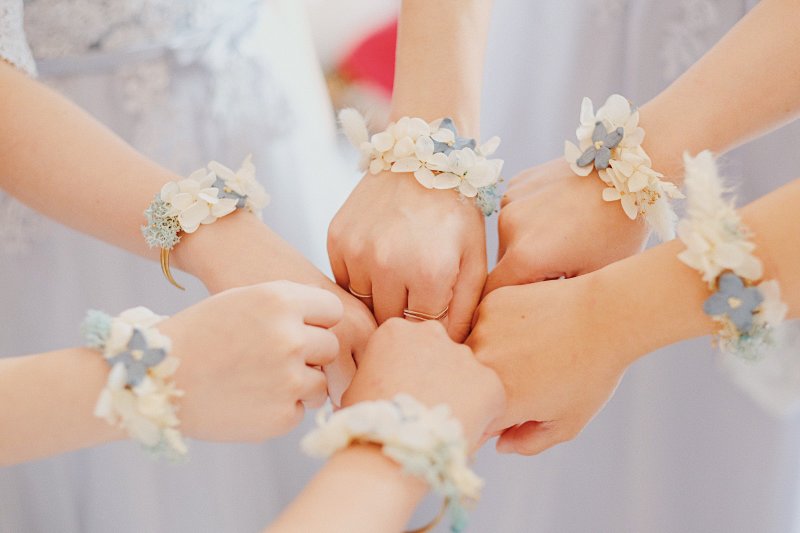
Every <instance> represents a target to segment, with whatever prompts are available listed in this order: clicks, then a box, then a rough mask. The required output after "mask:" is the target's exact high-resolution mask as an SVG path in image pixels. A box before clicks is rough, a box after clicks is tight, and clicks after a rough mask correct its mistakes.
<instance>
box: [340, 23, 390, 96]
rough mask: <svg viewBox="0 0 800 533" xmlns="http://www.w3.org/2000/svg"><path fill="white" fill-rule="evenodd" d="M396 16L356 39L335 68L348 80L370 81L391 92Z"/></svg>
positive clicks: (388, 93) (357, 81) (364, 82)
mask: <svg viewBox="0 0 800 533" xmlns="http://www.w3.org/2000/svg"><path fill="white" fill-rule="evenodd" d="M396 45H397V20H394V21H392V22H390V23H389V24H387V25H386V26H384V27H382V28H380V29H378V30H377V31H375V32H373V33H372V34H370V35H369V36H367V37H366V38H365V39H364V40H363V41H361V42H360V43H358V44H357V45H356V46H355V48H353V50H351V51H350V53H349V54H347V55H346V56H345V57H344V59H343V60H342V62H341V64H340V65H339V72H340V73H341V74H342V75H343V76H344V77H345V78H346V79H347V80H349V81H350V82H351V83H356V84H362V83H363V84H365V85H371V86H373V87H375V88H377V89H378V90H379V91H381V92H382V93H384V94H385V95H386V97H387V98H391V96H392V85H393V84H394V53H395V48H396Z"/></svg>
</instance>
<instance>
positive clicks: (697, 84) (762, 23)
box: [641, 0, 800, 181]
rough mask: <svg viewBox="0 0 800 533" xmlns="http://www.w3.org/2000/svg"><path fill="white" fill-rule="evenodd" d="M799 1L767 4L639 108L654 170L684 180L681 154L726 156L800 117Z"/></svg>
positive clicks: (774, 0) (769, 0)
mask: <svg viewBox="0 0 800 533" xmlns="http://www.w3.org/2000/svg"><path fill="white" fill-rule="evenodd" d="M797 27H800V1H799V0H763V1H762V2H760V3H759V4H758V5H757V6H756V7H755V8H754V9H753V10H752V11H751V12H750V13H749V14H748V15H747V16H745V17H744V18H743V19H742V20H741V21H740V22H739V23H738V24H737V25H736V26H735V27H734V28H733V29H731V30H730V31H729V32H728V34H727V35H725V37H723V39H722V40H720V41H719V43H717V45H716V46H714V48H712V49H711V50H710V51H709V52H708V53H707V54H706V55H705V56H703V57H702V58H701V59H700V60H699V61H698V62H697V63H695V65H694V66H692V68H690V69H689V70H688V71H687V72H686V73H684V74H683V75H682V76H681V77H680V78H679V79H678V80H676V81H675V82H674V83H673V84H672V85H670V86H669V87H668V88H667V89H665V90H664V91H663V92H662V93H661V94H659V95H658V96H657V97H655V98H654V99H653V100H651V101H650V102H648V103H647V104H646V105H644V106H643V107H642V109H641V125H642V126H643V127H644V128H645V130H646V131H647V138H646V139H645V143H644V146H645V149H646V150H647V151H648V153H649V154H650V155H651V156H652V158H653V161H654V168H655V169H656V170H659V171H661V172H664V173H665V174H667V176H668V177H669V179H670V180H672V181H679V180H680V179H681V174H682V173H681V169H682V168H683V162H682V159H681V157H682V154H683V152H684V151H689V152H690V153H692V154H696V153H699V152H700V151H702V150H706V149H709V150H712V151H713V152H715V153H724V152H726V151H728V150H730V149H732V148H734V147H736V146H737V145H740V144H742V143H744V142H746V141H748V140H750V139H752V138H755V137H757V136H759V135H761V134H763V133H766V132H768V131H770V130H772V129H775V128H777V127H779V126H781V125H783V124H786V123H787V122H789V121H791V120H793V119H794V118H796V117H797V116H798V113H800V32H797V31H796V30H795V28H797Z"/></svg>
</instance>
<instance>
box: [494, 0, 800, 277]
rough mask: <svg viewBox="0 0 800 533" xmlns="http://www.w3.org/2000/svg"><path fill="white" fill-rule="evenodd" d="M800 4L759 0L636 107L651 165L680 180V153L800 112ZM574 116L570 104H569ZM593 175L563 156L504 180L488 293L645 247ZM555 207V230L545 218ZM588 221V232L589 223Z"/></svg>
mask: <svg viewBox="0 0 800 533" xmlns="http://www.w3.org/2000/svg"><path fill="white" fill-rule="evenodd" d="M798 24H800V2H798V1H797V0H765V1H763V2H760V3H759V4H758V5H757V6H756V7H755V8H754V9H753V10H752V11H751V12H750V13H749V14H748V15H747V16H745V17H744V18H743V19H742V20H741V21H740V22H739V23H738V24H737V25H736V26H735V27H734V28H733V29H731V30H730V32H728V34H727V35H726V36H725V37H724V38H723V39H722V40H720V42H719V43H717V44H716V46H714V48H712V49H711V50H710V51H709V52H708V53H707V54H706V55H705V56H703V57H702V58H701V59H700V60H699V61H698V62H697V63H696V64H695V65H694V66H692V67H691V68H690V69H689V70H688V71H687V72H686V73H684V74H683V75H682V76H681V77H680V78H679V79H678V80H676V81H675V82H674V83H672V84H671V85H670V86H669V87H667V88H666V89H665V90H664V91H663V92H662V93H661V94H659V95H658V96H656V97H655V98H654V99H653V100H651V101H650V102H648V103H647V104H646V105H644V106H642V108H641V110H640V112H641V120H640V125H641V126H642V127H643V128H644V129H645V131H646V132H647V136H646V138H645V140H644V145H643V147H644V148H645V150H646V151H647V152H648V154H649V155H650V156H651V158H652V160H653V168H654V169H655V170H657V171H659V172H662V173H664V174H665V175H666V179H669V180H670V181H673V182H675V183H680V182H681V180H682V174H683V161H682V159H681V156H682V154H683V153H684V151H689V153H693V154H696V153H699V152H700V151H702V150H706V149H710V150H712V151H714V152H715V153H724V152H726V151H728V150H730V149H732V148H734V147H736V146H738V145H740V144H742V143H745V142H747V141H748V140H751V139H753V138H755V137H758V136H759V135H763V134H764V133H766V132H768V131H770V130H773V129H775V128H778V127H780V126H782V125H784V124H786V123H787V122H789V121H791V120H793V119H795V118H796V117H797V116H798V113H800V35H799V34H798V32H796V31H793V30H792V29H791V28H795V27H797V25H798ZM576 123H577V109H576ZM602 188H603V184H602V182H601V181H600V179H599V177H598V176H597V173H596V172H593V173H592V174H590V175H589V176H587V177H581V176H576V175H574V174H573V173H572V171H571V170H570V168H569V166H568V165H567V164H566V163H565V162H564V161H563V160H561V159H559V160H556V161H551V162H549V163H546V164H544V165H541V166H538V167H534V168H532V169H529V170H526V171H524V172H523V173H522V174H520V175H519V176H517V177H516V178H514V179H513V180H511V183H510V185H509V188H508V191H507V193H506V197H505V198H504V200H503V209H502V211H501V213H500V222H499V231H500V261H499V263H498V267H497V268H496V269H495V270H494V271H493V272H492V273H491V274H490V276H489V281H488V283H487V291H489V290H493V289H495V288H497V287H500V286H503V285H515V284H520V283H529V282H534V281H540V280H542V279H547V278H553V277H558V276H560V275H561V274H566V275H568V276H572V275H578V274H584V273H586V272H591V271H593V270H597V269H598V268H602V267H603V266H605V265H607V264H609V263H612V262H613V261H617V260H619V259H622V258H624V257H628V256H630V255H633V254H635V253H637V252H639V251H641V250H642V248H643V246H644V244H645V242H646V240H647V237H648V231H647V228H646V227H645V225H644V224H642V223H641V221H639V220H637V221H634V222H631V221H630V220H629V219H628V218H627V217H626V216H624V214H623V213H622V210H621V209H620V206H619V204H618V203H616V202H615V203H608V202H604V201H603V200H602V199H601V198H600V193H601V191H602ZM562 213H573V214H574V216H570V217H569V218H565V220H564V222H563V224H562V225H561V227H560V230H559V231H558V232H554V231H552V230H550V231H548V229H549V224H550V223H551V221H552V220H553V219H554V217H556V216H558V215H559V214H562ZM589 228H592V229H589Z"/></svg>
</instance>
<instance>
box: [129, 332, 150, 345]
mask: <svg viewBox="0 0 800 533" xmlns="http://www.w3.org/2000/svg"><path fill="white" fill-rule="evenodd" d="M146 349H147V339H146V338H145V337H144V333H142V330H140V329H138V328H134V329H133V333H132V334H131V338H130V340H129V341H128V350H146Z"/></svg>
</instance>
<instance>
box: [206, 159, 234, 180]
mask: <svg viewBox="0 0 800 533" xmlns="http://www.w3.org/2000/svg"><path fill="white" fill-rule="evenodd" d="M208 169H209V170H210V171H211V172H213V173H214V174H215V175H216V177H218V178H219V179H221V180H222V181H228V180H229V179H233V177H234V176H235V175H236V174H235V173H234V172H233V170H231V169H229V168H228V167H226V166H225V165H223V164H221V163H217V162H216V161H211V162H210V163H209V164H208ZM198 181H203V180H198ZM214 181H216V180H214V179H212V180H211V183H212V184H213V183H214Z"/></svg>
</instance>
